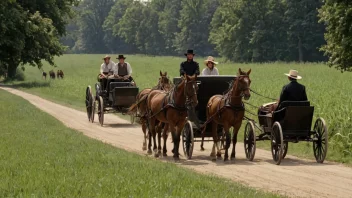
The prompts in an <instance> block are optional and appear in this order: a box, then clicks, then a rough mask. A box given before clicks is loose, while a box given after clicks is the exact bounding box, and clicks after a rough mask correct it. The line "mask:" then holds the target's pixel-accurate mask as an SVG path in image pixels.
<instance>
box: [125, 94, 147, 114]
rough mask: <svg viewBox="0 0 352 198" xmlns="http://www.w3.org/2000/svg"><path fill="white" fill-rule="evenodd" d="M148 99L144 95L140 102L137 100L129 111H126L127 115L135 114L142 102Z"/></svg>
mask: <svg viewBox="0 0 352 198" xmlns="http://www.w3.org/2000/svg"><path fill="white" fill-rule="evenodd" d="M138 97H139V94H138V95H137V98H138ZM147 97H148V94H146V95H144V96H143V97H142V98H141V99H140V100H138V101H137V102H136V103H134V104H133V105H132V106H131V107H130V108H129V109H128V113H130V114H132V113H136V112H137V109H138V105H139V104H140V103H142V102H144V101H145V100H146V99H147Z"/></svg>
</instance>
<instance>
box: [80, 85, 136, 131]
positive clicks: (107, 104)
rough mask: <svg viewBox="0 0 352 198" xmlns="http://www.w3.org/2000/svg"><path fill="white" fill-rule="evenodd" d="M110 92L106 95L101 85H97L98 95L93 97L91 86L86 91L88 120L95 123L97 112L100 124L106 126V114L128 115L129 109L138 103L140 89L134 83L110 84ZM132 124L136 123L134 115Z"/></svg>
mask: <svg viewBox="0 0 352 198" xmlns="http://www.w3.org/2000/svg"><path fill="white" fill-rule="evenodd" d="M108 86H109V92H108V93H105V92H104V91H103V90H102V88H101V86H100V83H96V84H95V91H96V94H95V96H93V93H92V89H91V87H90V86H88V87H87V89H86V107H87V116H88V120H89V121H91V122H94V114H95V112H96V111H97V114H98V118H99V123H100V125H101V126H103V124H104V114H105V113H122V114H126V113H127V112H128V108H129V107H130V106H131V105H132V104H134V103H135V102H136V96H137V94H138V91H139V89H138V87H136V86H135V83H133V82H110V83H108ZM130 117H131V124H133V123H134V119H135V117H134V115H130Z"/></svg>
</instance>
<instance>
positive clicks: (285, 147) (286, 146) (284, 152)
mask: <svg viewBox="0 0 352 198" xmlns="http://www.w3.org/2000/svg"><path fill="white" fill-rule="evenodd" d="M287 150H288V142H286V141H285V142H284V151H283V154H282V159H285V157H286V154H287Z"/></svg>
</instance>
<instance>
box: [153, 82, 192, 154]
mask: <svg viewBox="0 0 352 198" xmlns="http://www.w3.org/2000/svg"><path fill="white" fill-rule="evenodd" d="M196 79H197V75H195V76H187V75H184V77H183V78H182V80H181V82H180V83H179V84H177V85H176V86H174V87H173V89H172V90H171V91H170V92H168V93H166V92H163V91H160V90H153V91H151V92H150V94H149V96H148V98H147V105H148V126H149V130H150V133H151V135H152V136H153V140H154V153H155V157H158V156H159V154H161V142H160V138H158V150H156V139H155V136H156V130H155V129H156V128H155V125H156V122H157V121H159V122H162V123H165V125H166V126H167V127H168V129H169V130H170V131H171V133H172V139H173V144H174V148H173V150H172V151H173V154H174V155H173V158H174V159H175V160H179V146H180V135H181V131H182V129H183V127H184V125H185V123H186V117H187V105H188V104H186V102H187V103H189V104H190V105H193V106H196V105H197V104H198V99H197V90H198V85H197V82H196ZM166 130H167V129H166ZM165 133H166V131H165V128H164V134H165ZM158 137H160V131H158ZM166 153H167V151H166V139H165V137H164V148H163V154H164V156H167V154H166Z"/></svg>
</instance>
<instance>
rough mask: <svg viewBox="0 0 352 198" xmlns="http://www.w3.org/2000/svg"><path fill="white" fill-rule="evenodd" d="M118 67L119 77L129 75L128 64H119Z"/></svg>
mask: <svg viewBox="0 0 352 198" xmlns="http://www.w3.org/2000/svg"><path fill="white" fill-rule="evenodd" d="M117 67H118V68H119V70H118V74H117V75H119V76H126V75H128V71H127V64H126V63H124V64H121V63H118V64H117Z"/></svg>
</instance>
